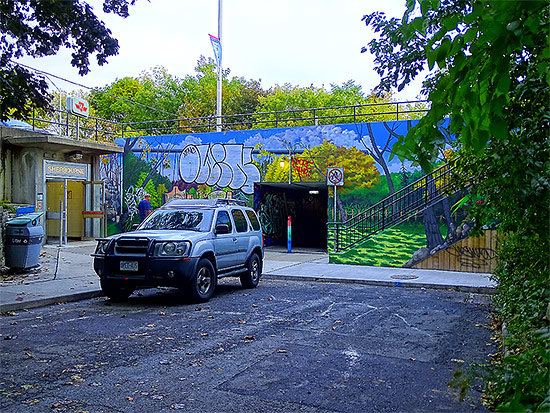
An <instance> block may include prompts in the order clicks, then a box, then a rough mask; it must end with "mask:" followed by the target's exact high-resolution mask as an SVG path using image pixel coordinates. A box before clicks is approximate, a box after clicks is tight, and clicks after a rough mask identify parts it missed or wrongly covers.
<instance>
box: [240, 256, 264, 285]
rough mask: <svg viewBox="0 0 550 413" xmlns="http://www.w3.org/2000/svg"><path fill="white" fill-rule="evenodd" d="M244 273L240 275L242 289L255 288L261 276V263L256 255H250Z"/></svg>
mask: <svg viewBox="0 0 550 413" xmlns="http://www.w3.org/2000/svg"><path fill="white" fill-rule="evenodd" d="M246 267H247V268H246V272H243V273H242V274H241V277H240V278H241V285H242V286H243V287H244V288H256V287H257V286H258V283H259V282H260V276H261V274H262V263H261V262H260V257H258V254H255V253H254V254H252V255H251V256H250V259H249V260H248V264H247V266H246Z"/></svg>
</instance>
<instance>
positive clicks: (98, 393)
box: [0, 279, 495, 413]
mask: <svg viewBox="0 0 550 413" xmlns="http://www.w3.org/2000/svg"><path fill="white" fill-rule="evenodd" d="M488 303H489V298H488V297H487V296H485V295H479V294H472V293H462V292H456V291H445V290H429V289H402V288H391V287H377V286H368V285H357V284H333V283H322V282H317V283H310V282H301V281H283V280H272V279H271V280H265V279H264V280H263V281H262V283H261V284H260V287H259V288H257V289H254V290H243V289H241V288H240V285H239V282H238V280H235V279H228V280H222V281H221V282H220V285H219V288H218V291H217V294H216V295H215V297H214V298H213V299H212V300H211V301H210V302H208V303H205V304H200V305H197V304H186V303H183V302H182V300H181V296H180V294H179V293H178V291H177V290H175V289H162V290H144V291H140V292H139V293H138V294H136V295H134V296H132V297H131V299H130V301H129V302H127V303H121V304H119V303H112V302H111V301H110V300H108V299H106V298H104V297H100V298H94V299H88V300H83V301H79V302H74V303H64V304H59V305H52V306H47V307H41V308H37V309H31V310H24V311H18V312H9V313H4V314H3V315H2V317H1V318H0V325H1V334H2V340H0V343H1V345H0V362H1V363H0V365H1V366H2V379H1V380H0V409H1V410H2V411H6V412H16V411H27V412H44V411H54V412H78V411H86V412H98V413H99V412H135V411H173V410H180V411H194V412H196V411H202V412H242V411H247V412H266V411H270V412H289V411H305V412H350V411H363V412H384V411H388V412H389V411H403V412H405V411H406V412H434V411H448V412H449V411H452V412H460V411H479V410H482V411H483V410H485V408H484V407H483V405H482V404H481V402H480V400H479V399H480V388H478V387H476V385H475V384H474V386H473V388H472V389H471V390H470V391H469V392H468V394H467V395H466V398H465V399H464V400H463V401H460V400H459V397H458V389H457V388H454V387H449V386H448V384H449V382H450V381H451V380H452V379H453V376H454V375H455V374H456V372H457V371H465V372H468V371H469V370H470V369H467V366H468V365H470V364H472V363H483V362H485V361H487V359H488V354H489V353H491V352H495V351H494V350H493V347H492V342H491V340H490V330H489V329H488V328H487V323H488V321H489V319H488V316H489V315H488V311H489V308H488Z"/></svg>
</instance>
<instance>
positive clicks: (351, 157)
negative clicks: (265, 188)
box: [265, 140, 380, 219]
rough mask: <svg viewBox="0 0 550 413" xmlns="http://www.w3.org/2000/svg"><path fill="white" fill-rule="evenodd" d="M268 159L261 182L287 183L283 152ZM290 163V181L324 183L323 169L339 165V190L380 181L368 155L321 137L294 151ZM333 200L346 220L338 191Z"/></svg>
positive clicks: (286, 167) (286, 161)
mask: <svg viewBox="0 0 550 413" xmlns="http://www.w3.org/2000/svg"><path fill="white" fill-rule="evenodd" d="M272 159H273V160H272V162H271V163H270V164H269V165H268V166H267V171H266V174H265V181H266V182H287V181H288V174H289V165H288V162H289V159H288V157H287V155H279V156H277V155H272ZM292 164H293V168H292V182H326V180H327V178H326V171H327V168H329V167H332V166H340V167H343V168H344V171H345V172H344V173H345V185H344V186H343V187H342V188H341V189H340V191H341V192H342V193H344V194H345V193H346V192H350V191H353V190H361V189H364V188H372V187H373V185H375V184H376V183H378V182H379V180H380V178H379V176H380V173H379V172H378V169H377V168H376V167H375V166H374V160H373V159H372V157H371V156H369V155H367V154H365V153H364V152H362V151H360V150H359V149H357V148H356V147H355V146H352V147H349V148H346V147H345V146H337V145H335V144H334V143H332V142H329V141H328V140H324V141H323V143H322V144H321V145H318V146H314V147H312V148H310V149H305V150H303V152H302V153H298V154H294V155H293V157H292ZM331 193H332V192H331ZM332 196H334V194H332ZM336 202H337V205H338V210H339V213H340V217H341V219H346V212H345V209H344V206H343V204H342V201H341V199H340V196H339V195H338V193H337V194H336Z"/></svg>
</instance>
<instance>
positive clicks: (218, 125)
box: [216, 0, 222, 132]
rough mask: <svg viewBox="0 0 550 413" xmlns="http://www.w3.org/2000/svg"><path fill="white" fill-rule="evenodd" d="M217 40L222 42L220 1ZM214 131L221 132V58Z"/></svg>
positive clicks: (219, 5) (219, 2)
mask: <svg viewBox="0 0 550 413" xmlns="http://www.w3.org/2000/svg"><path fill="white" fill-rule="evenodd" d="M218 39H219V40H220V45H221V41H222V0H218ZM216 131H217V132H221V131H222V57H221V53H220V61H219V63H218V93H217V98H216Z"/></svg>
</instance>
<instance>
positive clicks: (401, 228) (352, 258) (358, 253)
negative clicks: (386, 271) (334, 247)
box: [329, 221, 426, 267]
mask: <svg viewBox="0 0 550 413" xmlns="http://www.w3.org/2000/svg"><path fill="white" fill-rule="evenodd" d="M424 246H426V233H425V231H424V224H423V223H422V221H411V222H405V223H402V224H399V225H397V226H395V227H393V228H389V229H387V230H386V231H384V232H382V233H380V234H378V235H377V236H376V237H374V238H371V239H369V240H367V241H366V242H364V243H363V244H360V245H359V246H358V247H356V248H353V249H352V250H350V251H347V252H345V253H341V254H334V253H330V258H329V261H330V262H332V263H336V264H358V265H373V266H378V267H401V266H402V265H403V264H405V263H406V262H407V261H409V260H410V259H411V258H412V255H413V253H414V252H415V251H416V250H418V249H419V248H421V247H424Z"/></svg>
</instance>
